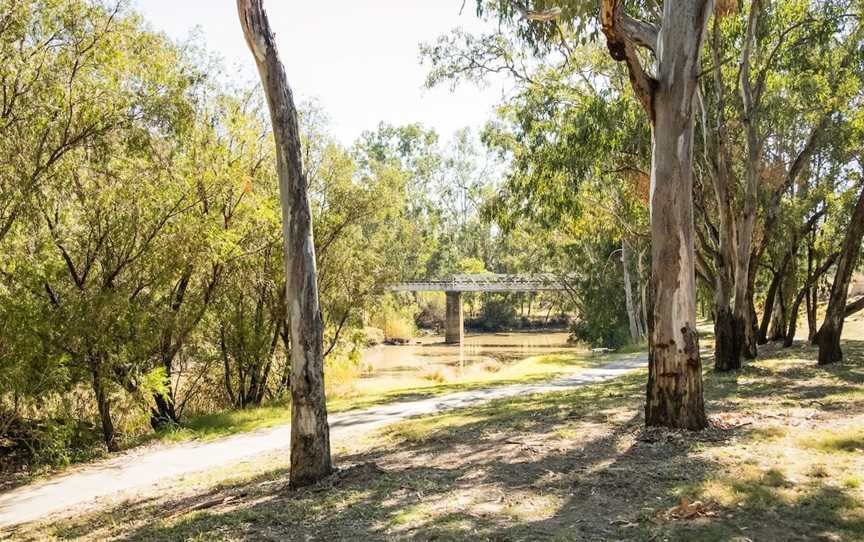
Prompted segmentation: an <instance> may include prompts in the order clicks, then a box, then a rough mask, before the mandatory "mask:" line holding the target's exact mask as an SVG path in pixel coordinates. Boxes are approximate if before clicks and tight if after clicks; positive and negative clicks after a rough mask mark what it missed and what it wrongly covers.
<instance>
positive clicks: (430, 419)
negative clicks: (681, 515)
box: [34, 353, 864, 541]
mask: <svg viewBox="0 0 864 542" xmlns="http://www.w3.org/2000/svg"><path fill="white" fill-rule="evenodd" d="M807 355H808V356H810V354H809V353H808V354H807ZM790 357H791V356H790ZM809 359H811V358H809V357H808V360H809ZM801 365H802V364H800V363H799V364H793V365H790V366H789V367H781V368H780V369H774V370H772V369H769V368H766V367H763V366H761V365H760V364H748V365H747V366H746V367H745V368H744V369H743V370H742V371H739V372H737V373H734V374H727V375H719V374H714V373H712V372H709V373H708V374H707V375H706V396H707V397H708V400H709V410H710V409H712V408H713V409H715V411H716V409H717V406H718V405H721V404H722V405H724V406H723V410H724V414H731V415H735V414H740V413H741V412H742V411H743V410H744V409H749V408H751V405H752V404H760V403H762V402H767V401H773V400H774V398H776V397H778V396H780V397H784V398H792V399H794V400H796V401H797V400H804V399H808V398H810V397H816V398H817V399H818V398H821V399H825V398H826V397H829V396H833V395H836V394H839V393H841V392H840V390H841V389H845V391H848V390H849V389H850V387H853V383H855V382H857V373H855V371H857V367H855V366H852V367H851V368H847V369H846V370H845V372H844V370H842V369H837V371H838V372H841V373H843V374H842V375H841V376H838V379H839V381H838V382H830V383H825V384H824V385H821V384H820V385H818V386H815V387H813V386H806V384H807V383H806V382H802V381H801V380H800V377H801V376H802V374H798V371H802V370H803V371H804V373H803V376H806V374H810V373H809V371H811V369H810V368H809V366H808V367H804V368H803V369H802V367H801ZM814 366H815V364H814ZM812 371H814V372H813V373H812V374H814V375H815V374H817V373H818V372H819V371H822V368H814V369H812ZM832 371H833V370H832ZM829 374H833V372H831V373H829ZM763 380H766V381H767V382H763ZM844 386H845V388H844ZM643 393H644V372H639V373H637V374H634V375H628V376H625V377H622V378H620V379H618V380H616V381H610V382H606V383H603V384H598V385H593V386H587V387H584V388H579V389H576V390H571V391H567V392H561V393H554V394H545V395H538V396H531V397H518V398H510V399H504V400H498V401H493V402H491V403H487V404H483V405H479V406H474V407H468V408H464V409H460V410H458V411H454V412H448V413H445V414H441V415H437V416H427V417H423V418H417V419H412V420H408V421H407V422H403V423H400V424H397V425H396V426H395V427H391V428H388V429H386V430H385V431H384V432H383V433H382V434H381V435H379V437H380V439H381V440H382V442H384V445H383V446H381V447H379V448H377V449H374V448H373V449H370V450H365V451H361V452H357V453H353V454H349V455H344V456H342V457H339V458H338V460H339V462H340V463H341V464H343V465H347V464H356V465H361V466H360V467H357V468H353V469H348V470H347V471H345V472H344V473H343V474H340V475H336V476H334V477H331V478H330V479H328V480H327V481H325V482H324V483H322V484H320V485H318V486H315V487H313V488H307V489H303V490H298V491H291V490H288V489H287V478H286V476H287V475H286V473H285V470H284V469H278V470H274V471H270V472H265V473H263V474H261V475H260V476H258V477H256V478H255V479H254V480H251V481H250V480H245V481H243V482H240V483H235V484H230V485H224V486H222V487H220V488H218V489H216V490H211V491H207V492H205V493H202V494H197V495H192V496H188V497H182V498H175V499H173V500H172V499H167V500H163V501H162V502H152V501H151V502H144V503H137V504H133V505H124V506H121V507H117V508H115V509H114V510H109V511H107V512H102V513H100V514H94V515H90V516H84V517H80V518H76V519H75V520H72V521H70V522H66V523H64V524H58V525H55V526H54V527H53V531H54V533H55V534H56V536H58V537H60V538H65V539H76V538H78V537H80V536H82V535H83V534H85V533H86V532H87V531H86V529H91V530H90V534H89V536H91V539H101V538H108V537H113V538H116V539H119V540H220V539H231V540H327V541H339V540H346V541H347V540H352V541H353V540H409V539H410V540H496V541H505V540H507V541H511V540H512V541H517V540H663V539H668V540H730V539H732V538H733V537H735V536H741V537H747V538H751V539H753V540H760V541H761V540H769V541H770V540H778V541H779V540H814V539H819V538H820V537H822V538H825V539H827V540H831V539H832V537H839V538H835V539H837V540H846V539H848V540H857V539H859V538H860V539H864V518H862V516H861V510H862V504H861V501H860V499H856V498H855V496H854V494H853V492H852V491H853V490H852V489H851V488H843V487H839V486H835V485H831V484H830V483H829V481H825V482H824V483H823V482H819V481H813V480H810V481H809V482H808V484H809V485H807V486H806V488H805V490H804V491H797V492H792V491H791V490H792V487H791V486H793V485H795V484H798V482H794V481H791V480H788V479H786V478H785V476H784V475H783V473H782V472H779V471H778V472H771V471H769V472H762V471H759V472H753V473H751V476H750V477H734V476H730V475H728V473H726V472H724V470H723V469H724V468H726V467H724V466H723V465H722V464H720V463H717V462H716V461H713V460H712V459H710V457H711V456H710V454H706V453H704V452H705V451H706V450H707V451H711V450H712V449H715V448H716V449H720V448H723V447H726V446H730V445H731V444H730V443H734V442H737V441H741V440H746V439H748V438H753V437H760V433H759V431H763V430H764V429H763V428H753V427H750V426H733V427H731V428H726V429H719V428H713V429H709V430H706V431H703V432H700V433H681V432H675V431H665V430H654V429H644V428H643V427H642V414H641V409H642V396H643ZM820 394H821V395H820ZM816 406H817V407H818V406H819V405H818V404H817V405H816ZM718 480H719V482H718ZM718 484H720V485H722V487H721V489H722V491H723V492H726V493H728V494H729V495H734V496H735V499H734V502H730V503H726V504H723V503H721V502H713V503H706V504H707V505H708V509H709V511H710V512H711V514H701V515H699V516H698V517H696V518H695V519H691V520H688V521H672V520H670V519H669V518H668V517H667V515H666V514H667V513H668V511H669V509H670V508H671V507H673V506H674V505H676V504H678V503H679V499H680V498H681V497H682V496H694V497H696V496H699V495H701V494H703V493H705V492H706V491H707V490H708V489H709V488H713V489H714V490H715V491H716V490H717V488H716V487H715V486H717V485H718ZM232 496H233V497H234V498H233V499H231V498H230V497H232ZM220 497H221V500H220ZM214 500H215V502H216V504H215V505H214V506H209V505H208V504H209V503H212V502H214ZM738 503H741V505H740V506H739V505H738ZM202 505H208V506H206V507H202ZM195 507H199V509H197V510H195ZM171 515H173V517H170V518H168V519H164V518H166V517H167V516H171ZM94 525H95V526H96V527H97V528H98V529H101V530H97V531H94V530H93V526H94ZM34 539H36V538H34Z"/></svg>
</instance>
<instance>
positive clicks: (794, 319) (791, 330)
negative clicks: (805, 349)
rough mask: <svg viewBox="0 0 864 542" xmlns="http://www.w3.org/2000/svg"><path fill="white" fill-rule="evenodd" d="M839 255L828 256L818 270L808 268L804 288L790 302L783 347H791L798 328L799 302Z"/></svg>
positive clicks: (807, 294) (808, 293)
mask: <svg viewBox="0 0 864 542" xmlns="http://www.w3.org/2000/svg"><path fill="white" fill-rule="evenodd" d="M839 255H840V254H839V253H837V252H835V253H834V254H832V255H831V256H829V257H828V258H827V259H826V260H825V261H824V262H823V263H822V265H820V266H819V268H818V269H815V270H814V269H812V266H808V269H807V280H806V281H805V282H804V286H802V287H801V289H800V290H798V293H797V294H796V295H795V300H794V301H793V302H792V308H791V309H790V310H789V314H788V317H787V325H788V329H787V330H786V335H785V336H784V338H783V346H784V347H786V348H788V347H790V346H792V343H793V342H794V341H795V331H796V330H797V327H798V310H799V309H800V308H801V302H802V301H804V297H805V296H809V295H810V290H811V288H813V285H814V284H816V283H817V282H818V281H819V279H820V278H821V277H822V275H824V274H825V273H826V272H827V271H828V269H830V268H831V266H832V265H834V262H835V261H836V260H837V257H838V256H839Z"/></svg>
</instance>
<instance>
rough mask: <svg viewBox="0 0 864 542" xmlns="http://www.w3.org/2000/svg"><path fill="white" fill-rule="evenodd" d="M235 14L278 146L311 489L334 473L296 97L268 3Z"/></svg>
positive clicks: (301, 443)
mask: <svg viewBox="0 0 864 542" xmlns="http://www.w3.org/2000/svg"><path fill="white" fill-rule="evenodd" d="M237 11H238V14H239V16H240V25H241V26H242V28H243V34H244V36H245V37H246V43H247V44H248V46H249V49H250V50H251V51H252V56H254V58H255V64H256V65H257V67H258V73H259V75H260V76H261V82H262V84H263V87H264V93H265V94H266V96H267V105H268V106H269V109H270V120H271V122H272V125H273V136H274V139H275V141H276V172H277V174H278V176H279V194H280V199H281V204H282V233H283V242H284V251H285V274H286V307H287V309H288V311H287V312H288V327H289V335H290V339H291V340H290V342H291V350H290V357H291V407H292V408H291V472H290V482H291V485H292V486H295V487H298V486H304V485H309V484H313V483H315V482H317V481H319V480H320V479H322V478H324V477H325V476H327V475H328V474H330V473H331V472H332V470H333V466H332V462H331V457H330V429H329V426H328V423H327V405H326V402H325V396H324V357H323V333H324V325H323V322H322V317H321V307H320V303H319V299H318V283H317V270H316V265H315V243H314V240H313V234H312V213H311V210H310V204H309V193H308V183H307V180H306V174H305V172H304V171H303V163H302V155H301V148H300V146H301V145H300V135H299V128H298V123H297V110H296V108H295V106H294V97H293V95H292V92H291V88H290V87H289V85H288V78H287V76H286V75H285V69H284V67H283V65H282V62H281V60H280V59H279V53H278V50H277V49H276V41H275V38H274V36H273V32H272V31H271V29H270V22H269V21H268V19H267V15H266V13H265V12H264V7H263V5H262V0H237Z"/></svg>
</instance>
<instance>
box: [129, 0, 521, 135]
mask: <svg viewBox="0 0 864 542" xmlns="http://www.w3.org/2000/svg"><path fill="white" fill-rule="evenodd" d="M133 5H134V6H135V7H136V9H137V10H138V11H140V12H142V13H143V14H144V16H145V18H146V19H147V20H148V21H150V23H151V24H152V25H153V27H154V28H155V29H157V30H161V31H164V32H166V33H167V34H168V35H169V36H171V37H172V38H175V39H178V40H183V39H185V38H187V37H189V36H190V34H192V33H193V32H198V33H199V34H200V35H201V38H202V39H203V40H204V42H205V44H206V47H207V49H208V50H210V51H212V52H215V53H217V54H218V55H219V56H221V57H222V58H223V59H224V62H225V64H226V66H227V67H228V68H230V70H229V73H232V71H233V70H235V69H236V71H237V73H238V77H239V78H240V79H241V80H242V81H257V73H256V72H255V67H254V64H253V61H252V56H251V53H249V51H248V49H247V48H246V43H245V41H244V40H243V35H242V31H241V30H240V23H239V22H238V19H237V8H236V3H235V1H234V0H134V4H133ZM474 6H475V2H474V0H466V1H465V9H464V10H463V12H462V14H461V15H460V14H459V10H460V8H461V7H462V0H329V1H326V2H325V1H323V0H318V1H305V2H300V1H297V0H265V1H264V7H265V8H266V9H267V13H268V15H269V18H270V24H271V25H272V26H273V29H274V32H275V34H276V41H277V44H278V46H279V50H280V54H281V56H282V60H283V62H284V63H285V67H286V71H287V73H288V79H289V82H290V84H291V86H292V88H293V90H294V93H295V95H296V96H297V98H298V99H301V100H302V99H308V98H315V99H317V100H318V102H319V103H320V104H321V106H323V108H324V109H325V111H326V112H327V114H328V115H329V117H330V119H331V123H332V130H333V132H334V135H335V136H336V137H337V139H339V140H340V141H342V142H343V144H346V145H348V144H350V143H351V142H353V141H354V139H355V138H356V137H357V136H358V135H360V133H361V132H362V131H364V130H374V129H375V128H376V127H377V126H378V123H379V122H381V121H385V122H389V123H391V124H395V125H399V124H408V123H412V122H421V123H423V124H424V125H426V126H429V127H432V128H435V129H436V130H437V131H438V132H439V134H440V135H441V137H442V139H443V140H445V141H446V140H448V139H449V138H450V137H451V135H452V133H453V132H454V131H455V130H458V129H460V128H463V127H466V126H470V127H472V128H479V127H481V126H482V125H483V124H485V122H486V120H487V119H489V118H490V117H491V115H492V113H493V108H494V106H495V105H496V104H497V103H499V102H500V101H501V98H502V92H503V89H504V86H503V83H502V82H501V80H500V79H499V80H498V81H496V82H495V83H494V84H491V85H490V86H488V87H487V88H483V89H479V88H477V87H475V86H473V85H470V84H462V85H460V86H459V87H458V88H457V89H456V90H455V91H454V92H451V90H450V88H449V86H448V85H444V86H441V87H436V88H434V89H432V90H428V89H425V88H424V86H423V81H424V78H425V76H426V72H427V70H428V64H427V65H426V66H421V65H420V56H419V50H418V44H419V43H420V42H431V41H433V40H434V39H435V38H437V37H438V36H439V35H440V34H443V33H446V32H448V31H449V30H450V29H452V28H454V27H456V26H462V27H463V28H466V29H468V30H481V29H483V28H484V25H486V24H489V23H483V22H481V21H479V20H478V19H477V17H476V15H475V13H474Z"/></svg>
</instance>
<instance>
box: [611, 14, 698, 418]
mask: <svg viewBox="0 0 864 542" xmlns="http://www.w3.org/2000/svg"><path fill="white" fill-rule="evenodd" d="M713 7H714V3H713V1H711V0H666V2H664V3H663V17H662V25H663V27H662V29H660V30H658V29H656V28H654V27H653V26H651V25H646V24H644V23H640V22H639V21H635V20H634V19H632V18H630V17H628V16H627V14H626V13H624V9H623V4H622V3H621V2H620V0H603V2H602V5H601V10H600V22H601V25H602V29H603V33H604V35H605V36H606V43H607V46H608V48H609V53H610V55H611V56H612V58H613V59H615V60H617V61H622V62H625V63H626V65H627V70H628V73H629V75H630V82H631V86H632V87H633V90H634V92H635V94H636V97H637V99H638V100H639V102H640V103H641V104H642V106H643V108H644V109H645V111H646V113H647V114H648V117H649V119H650V120H651V127H652V157H651V197H650V209H651V255H652V258H651V286H652V288H651V294H652V300H653V304H652V315H651V322H650V324H649V329H650V352H649V369H648V386H647V393H646V404H645V423H646V424H647V425H659V426H666V427H678V428H687V429H697V430H698V429H702V428H704V427H705V426H706V425H707V419H706V417H705V406H704V402H703V397H702V361H701V359H700V357H699V339H698V335H697V333H696V265H695V263H696V258H695V252H694V246H693V238H694V226H693V167H692V166H693V164H692V161H693V97H694V94H695V91H696V87H697V81H698V77H699V71H700V69H699V55H700V51H701V49H702V42H703V38H704V33H705V26H706V24H707V20H708V17H709V15H710V14H711V11H712V10H713ZM636 45H638V46H641V47H644V48H647V49H648V50H651V51H652V52H654V56H655V57H656V77H655V76H651V75H650V74H649V73H647V72H646V71H645V70H644V69H643V68H642V65H641V63H640V60H639V57H638V55H637V54H636V52H635V49H634V47H635V46H636Z"/></svg>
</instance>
